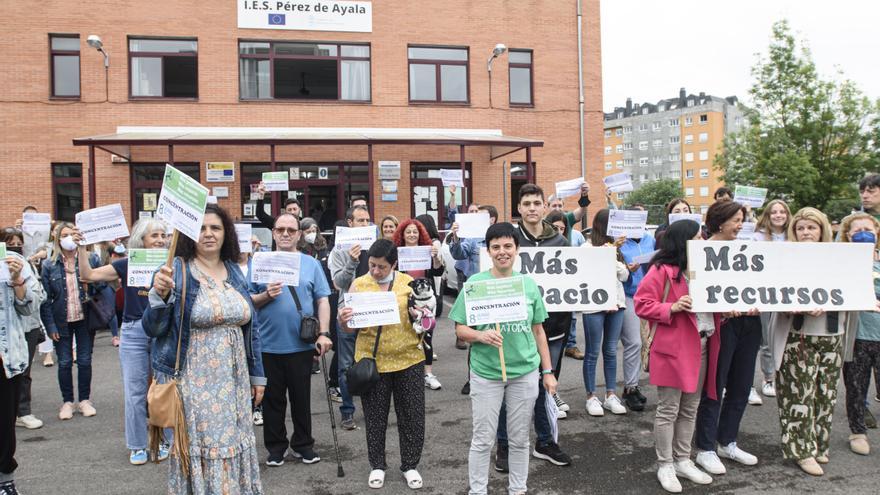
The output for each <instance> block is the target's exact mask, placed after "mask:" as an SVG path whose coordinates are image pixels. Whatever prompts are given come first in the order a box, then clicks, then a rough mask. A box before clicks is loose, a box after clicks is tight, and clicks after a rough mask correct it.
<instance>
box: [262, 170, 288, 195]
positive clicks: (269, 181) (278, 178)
mask: <svg viewBox="0 0 880 495" xmlns="http://www.w3.org/2000/svg"><path fill="white" fill-rule="evenodd" d="M288 179H289V175H288V173H287V172H263V186H265V188H266V192H273V191H287V190H288V186H289V185H290V183H289V182H288Z"/></svg>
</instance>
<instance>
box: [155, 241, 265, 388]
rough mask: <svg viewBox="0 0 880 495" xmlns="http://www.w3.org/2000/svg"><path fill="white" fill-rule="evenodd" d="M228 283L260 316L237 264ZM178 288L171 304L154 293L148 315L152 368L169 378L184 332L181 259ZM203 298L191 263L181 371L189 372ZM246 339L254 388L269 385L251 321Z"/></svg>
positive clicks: (231, 266)
mask: <svg viewBox="0 0 880 495" xmlns="http://www.w3.org/2000/svg"><path fill="white" fill-rule="evenodd" d="M224 264H225V265H226V273H227V278H226V281H227V282H228V283H229V285H231V286H232V287H233V288H234V289H235V290H237V291H238V293H239V294H241V297H243V298H244V299H245V301H247V304H248V306H249V307H250V312H251V316H253V315H254V314H256V311H255V310H254V306H253V302H252V301H251V296H250V294H249V293H248V284H247V282H246V281H245V279H244V276H243V275H242V274H241V270H239V268H238V266H237V265H236V264H235V263H232V262H229V261H226V262H224ZM173 278H174V288H173V289H172V290H171V295H170V296H169V298H168V301H167V302H165V301H163V300H162V297H161V296H159V294H158V293H156V291H155V289H150V305H149V306H148V307H147V309H146V310H145V311H144V318H143V326H144V331H145V332H146V333H147V335H149V336H150V337H153V346H152V365H153V370H154V371H157V372H159V373H164V374H166V375H169V376H172V375H174V362H175V361H176V359H177V339H178V335H179V333H178V332H180V331H181V328H180V322H181V320H180V306H179V301H180V299H181V295H180V290H181V288H182V287H183V274H182V262H181V259H180V258H175V259H174V277H173ZM198 295H199V281H198V280H196V279H195V277H193V275H192V271H191V270H190V263H187V264H186V303H185V307H184V310H183V328H182V330H183V337H182V338H181V339H180V371H183V370H184V369H186V352H187V349H188V348H189V336H190V319H191V317H192V309H193V306H194V305H195V302H196V298H197V297H198ZM241 331H242V334H243V337H244V347H245V353H246V354H247V364H248V371H249V374H250V377H251V385H266V374H265V372H264V371H263V358H262V354H261V348H260V334H259V331H258V330H257V329H256V327H254V326H253V325H252V324H251V321H248V322H247V323H246V324H245V325H244V326H242V327H241Z"/></svg>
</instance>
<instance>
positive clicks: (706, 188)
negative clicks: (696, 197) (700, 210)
mask: <svg viewBox="0 0 880 495" xmlns="http://www.w3.org/2000/svg"><path fill="white" fill-rule="evenodd" d="M700 196H701V197H703V198H705V197H707V196H709V186H700Z"/></svg>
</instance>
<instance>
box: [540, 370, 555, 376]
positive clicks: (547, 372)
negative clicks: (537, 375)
mask: <svg viewBox="0 0 880 495" xmlns="http://www.w3.org/2000/svg"><path fill="white" fill-rule="evenodd" d="M551 373H553V370H541V375H549V374H551Z"/></svg>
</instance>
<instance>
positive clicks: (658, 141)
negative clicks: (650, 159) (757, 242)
mask: <svg viewBox="0 0 880 495" xmlns="http://www.w3.org/2000/svg"><path fill="white" fill-rule="evenodd" d="M654 147H655V148H662V147H663V140H662V139H655V140H654Z"/></svg>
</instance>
